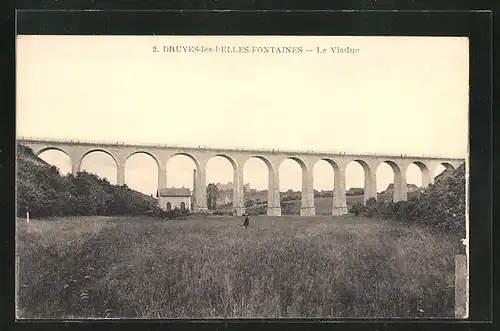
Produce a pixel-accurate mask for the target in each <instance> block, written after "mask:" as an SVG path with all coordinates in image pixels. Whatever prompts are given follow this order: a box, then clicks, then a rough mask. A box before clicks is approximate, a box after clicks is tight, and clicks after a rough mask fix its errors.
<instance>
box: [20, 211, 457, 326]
mask: <svg viewBox="0 0 500 331" xmlns="http://www.w3.org/2000/svg"><path fill="white" fill-rule="evenodd" d="M250 225H251V226H250V227H249V228H244V227H242V226H241V219H240V218H236V217H229V216H228V217H224V216H222V217H216V216H206V217H192V218H190V219H188V220H169V221H161V220H156V219H150V218H147V217H142V218H139V217H73V218H53V219H48V220H43V221H42V220H32V221H31V222H30V223H29V224H27V223H26V220H23V219H18V221H17V241H16V242H17V252H16V255H17V282H18V297H17V307H18V311H17V315H18V317H19V318H121V317H128V318H250V317H333V318H335V317H338V318H349V317H453V309H454V306H453V304H454V303H453V289H452V288H449V287H448V286H447V285H446V283H447V282H446V277H447V276H449V275H450V274H453V272H454V255H453V243H452V241H451V240H449V238H447V237H446V235H439V234H435V233H430V232H427V231H425V230H423V229H420V228H418V227H416V226H406V225H400V224H396V223H390V222H387V221H379V220H374V219H366V218H360V217H353V216H348V215H347V216H341V217H332V216H315V217H307V218H304V217H297V216H283V217H280V218H273V217H268V216H258V217H253V218H251V224H250Z"/></svg>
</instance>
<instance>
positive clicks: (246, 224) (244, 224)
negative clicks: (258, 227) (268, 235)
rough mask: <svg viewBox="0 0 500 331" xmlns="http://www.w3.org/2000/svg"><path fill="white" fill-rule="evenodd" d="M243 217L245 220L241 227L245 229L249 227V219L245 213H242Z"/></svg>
mask: <svg viewBox="0 0 500 331" xmlns="http://www.w3.org/2000/svg"><path fill="white" fill-rule="evenodd" d="M243 217H244V218H245V220H244V221H243V226H244V227H245V228H246V227H248V226H249V225H250V218H249V217H248V214H247V213H244V214H243Z"/></svg>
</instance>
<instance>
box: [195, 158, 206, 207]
mask: <svg viewBox="0 0 500 331" xmlns="http://www.w3.org/2000/svg"><path fill="white" fill-rule="evenodd" d="M195 187H196V188H195V204H194V206H193V209H194V210H193V211H194V212H198V213H206V212H208V206H207V185H206V162H204V163H203V164H200V165H199V166H198V167H197V169H196V183H195Z"/></svg>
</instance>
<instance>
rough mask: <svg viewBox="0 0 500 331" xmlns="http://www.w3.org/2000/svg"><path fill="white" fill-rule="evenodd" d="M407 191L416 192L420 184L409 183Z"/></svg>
mask: <svg viewBox="0 0 500 331" xmlns="http://www.w3.org/2000/svg"><path fill="white" fill-rule="evenodd" d="M406 187H407V192H415V191H416V190H418V186H417V185H415V184H407V186H406Z"/></svg>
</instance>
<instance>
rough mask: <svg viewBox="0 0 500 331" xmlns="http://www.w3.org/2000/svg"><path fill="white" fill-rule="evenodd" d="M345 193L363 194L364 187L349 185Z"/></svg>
mask: <svg viewBox="0 0 500 331" xmlns="http://www.w3.org/2000/svg"><path fill="white" fill-rule="evenodd" d="M345 194H346V195H363V194H365V189H364V188H362V187H351V188H349V190H348V191H347V192H346V193H345Z"/></svg>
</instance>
